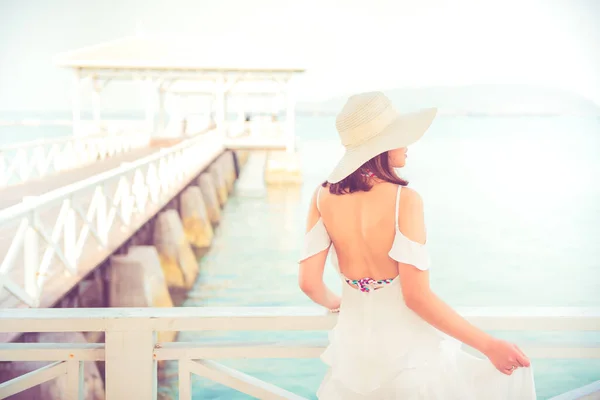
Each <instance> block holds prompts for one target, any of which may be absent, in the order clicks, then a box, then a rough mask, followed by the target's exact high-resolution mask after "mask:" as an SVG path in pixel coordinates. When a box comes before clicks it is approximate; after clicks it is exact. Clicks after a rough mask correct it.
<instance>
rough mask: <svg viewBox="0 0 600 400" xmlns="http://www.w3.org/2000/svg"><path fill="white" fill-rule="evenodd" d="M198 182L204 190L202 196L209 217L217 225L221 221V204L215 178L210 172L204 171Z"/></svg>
mask: <svg viewBox="0 0 600 400" xmlns="http://www.w3.org/2000/svg"><path fill="white" fill-rule="evenodd" d="M197 182H198V186H200V190H201V191H202V198H203V199H204V205H205V206H206V211H207V213H208V219H209V220H210V222H211V223H212V224H213V225H216V224H218V223H219V221H221V206H220V204H219V197H218V195H217V188H216V187H215V184H214V182H213V178H212V176H211V174H210V173H208V172H204V173H203V174H201V175H200V177H199V178H198V180H197Z"/></svg>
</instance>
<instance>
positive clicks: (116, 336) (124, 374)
mask: <svg viewBox="0 0 600 400" xmlns="http://www.w3.org/2000/svg"><path fill="white" fill-rule="evenodd" d="M155 343H156V334H155V332H152V331H149V330H127V331H117V330H111V329H109V330H107V331H106V339H105V377H106V381H105V382H106V400H120V399H149V400H156V393H157V387H156V384H157V364H156V360H155V359H154V355H153V352H154V345H155Z"/></svg>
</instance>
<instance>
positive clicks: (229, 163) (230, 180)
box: [217, 151, 237, 193]
mask: <svg viewBox="0 0 600 400" xmlns="http://www.w3.org/2000/svg"><path fill="white" fill-rule="evenodd" d="M217 162H218V164H219V166H220V168H221V171H222V174H223V178H224V179H225V184H226V186H227V191H228V192H229V193H231V192H233V188H234V186H235V180H236V178H237V175H236V172H235V161H234V160H233V153H232V152H230V151H227V152H225V153H223V154H222V155H221V157H219V159H218V160H217Z"/></svg>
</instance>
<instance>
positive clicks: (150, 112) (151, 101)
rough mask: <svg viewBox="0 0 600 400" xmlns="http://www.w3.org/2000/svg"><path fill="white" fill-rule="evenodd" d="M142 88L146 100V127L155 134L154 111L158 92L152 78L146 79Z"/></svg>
mask: <svg viewBox="0 0 600 400" xmlns="http://www.w3.org/2000/svg"><path fill="white" fill-rule="evenodd" d="M142 87H143V94H144V95H143V96H142V98H144V99H146V127H147V129H148V131H150V132H151V133H154V132H153V131H154V109H155V108H156V102H157V92H156V90H155V86H154V82H152V79H151V78H147V79H145V81H144V82H143V86H142Z"/></svg>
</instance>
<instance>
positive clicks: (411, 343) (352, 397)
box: [302, 186, 536, 400]
mask: <svg viewBox="0 0 600 400" xmlns="http://www.w3.org/2000/svg"><path fill="white" fill-rule="evenodd" d="M401 188H402V187H401V186H399V187H398V193H397V195H396V221H398V205H399V202H400V192H401ZM318 204H319V200H318V195H317V208H318ZM330 245H331V239H330V238H329V234H328V233H327V230H326V229H325V225H323V221H322V220H321V219H319V220H318V222H317V223H316V224H315V226H314V227H313V228H312V229H311V230H310V231H309V232H308V233H307V234H306V237H305V243H304V250H303V256H302V259H306V258H309V257H311V256H313V255H315V254H317V253H319V252H321V251H323V250H326V249H327V248H329V246H330ZM330 249H331V257H332V263H333V264H334V266H335V267H336V269H337V271H338V273H339V274H340V277H341V278H342V280H344V281H346V282H347V281H348V279H347V278H345V277H344V276H343V275H342V274H341V273H340V271H339V266H338V262H337V256H336V253H335V248H334V247H333V246H331V248H330ZM389 256H390V257H391V258H392V259H394V260H396V261H398V262H402V263H406V264H411V265H413V266H415V267H416V268H418V269H420V270H425V269H428V268H429V256H428V254H427V250H426V247H425V245H421V244H419V243H416V242H413V241H411V240H410V239H408V238H407V237H405V236H404V235H403V234H402V233H401V232H400V230H399V229H398V226H397V224H396V236H395V239H394V243H393V245H392V248H391V250H390V251H389ZM354 283H356V281H354ZM342 286H343V289H342V303H341V307H340V313H339V317H338V322H337V324H336V326H335V328H333V330H331V332H329V341H330V343H329V346H328V347H327V348H326V350H325V351H324V352H323V354H322V355H321V359H322V360H323V362H325V364H327V365H328V366H329V369H328V371H327V373H326V375H325V378H324V379H323V381H322V383H321V385H320V387H319V389H318V391H317V397H318V398H319V399H322V400H332V399H336V400H337V399H340V400H341V399H343V400H359V399H360V400H365V399H377V400H387V399H402V400H411V399H419V400H425V399H427V400H431V399H436V400H455V399H456V400H458V399H460V400H471V399H477V400H479V399H481V400H494V399H497V400H529V399H535V398H536V394H535V385H534V381H533V369H532V367H531V366H530V367H527V368H517V369H516V370H515V371H514V372H513V373H512V375H510V376H509V375H505V374H503V373H501V372H499V371H498V370H497V369H496V368H495V367H494V366H493V364H492V363H491V362H490V361H489V360H488V359H484V358H479V357H474V356H472V355H470V354H468V353H466V352H465V351H463V350H462V349H461V343H460V342H459V341H458V340H456V339H454V338H452V337H451V336H449V335H447V334H445V333H443V332H441V331H440V330H438V329H436V328H435V327H433V326H432V325H430V324H428V323H427V322H425V320H423V319H422V318H421V317H419V316H418V315H417V314H416V313H415V312H413V311H412V310H411V309H409V308H408V307H407V306H406V304H405V302H404V299H403V296H402V290H401V287H400V282H399V278H398V276H396V277H395V278H392V279H387V280H384V281H379V282H373V281H372V280H369V278H365V279H363V280H362V282H358V286H359V287H360V288H361V290H359V289H358V288H357V287H355V286H351V285H350V284H346V283H345V284H343V285H342Z"/></svg>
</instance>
